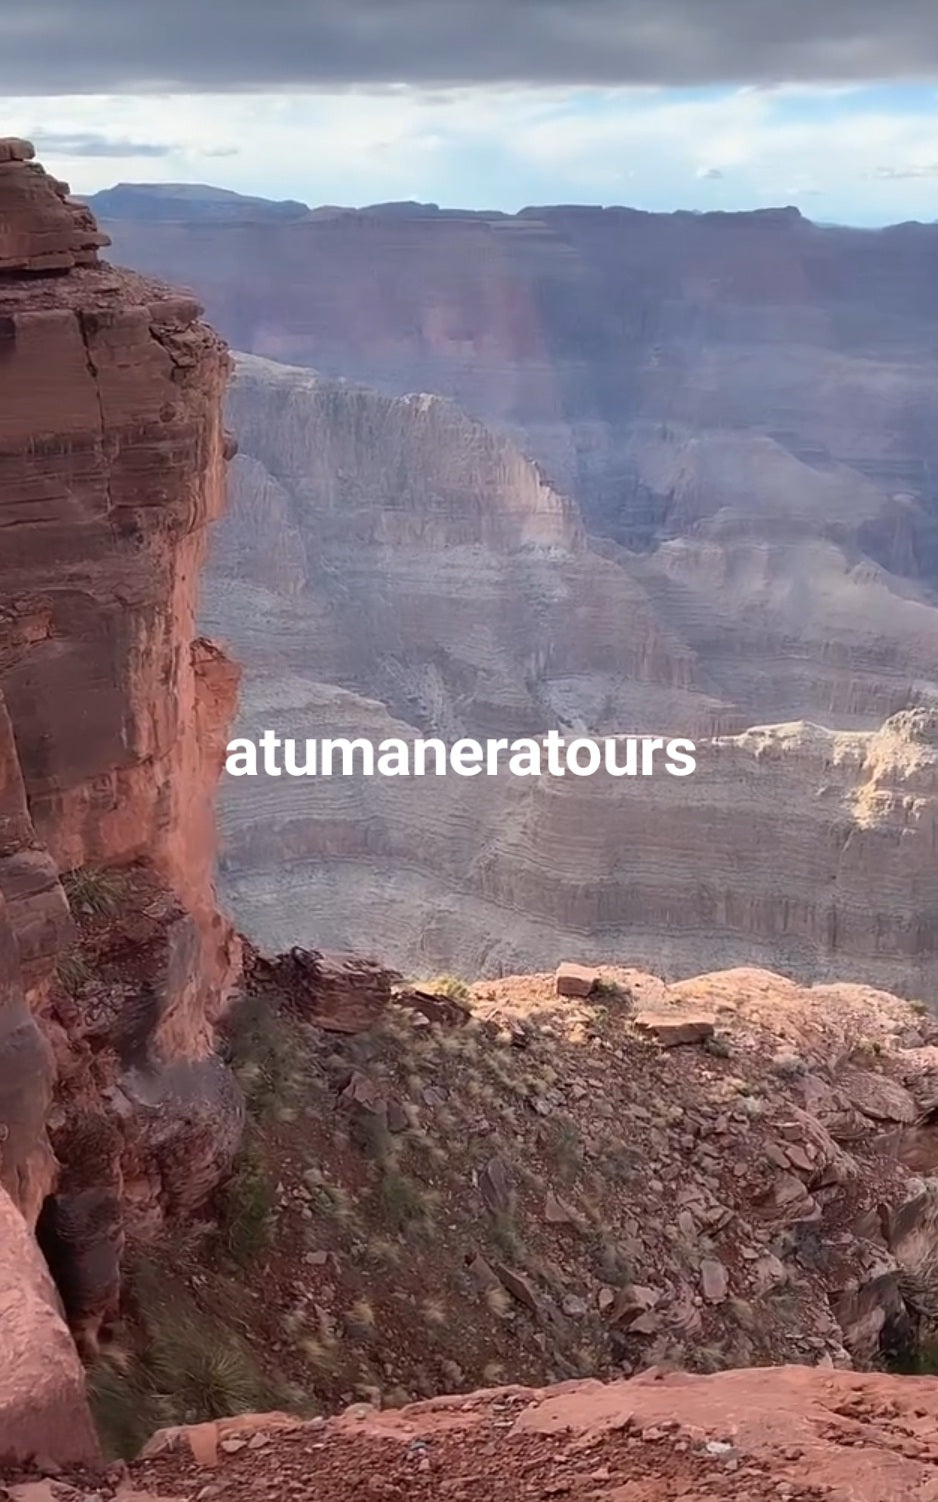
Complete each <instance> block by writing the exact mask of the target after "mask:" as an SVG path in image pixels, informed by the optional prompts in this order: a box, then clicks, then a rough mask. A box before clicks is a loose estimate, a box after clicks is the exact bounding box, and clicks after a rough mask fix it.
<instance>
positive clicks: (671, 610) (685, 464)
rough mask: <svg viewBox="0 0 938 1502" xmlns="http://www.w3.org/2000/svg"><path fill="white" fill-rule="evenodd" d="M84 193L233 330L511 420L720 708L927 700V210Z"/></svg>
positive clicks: (810, 713)
mask: <svg viewBox="0 0 938 1502" xmlns="http://www.w3.org/2000/svg"><path fill="white" fill-rule="evenodd" d="M226 202H227V201H226ZM104 207H105V208H106V209H107V212H108V214H109V216H110V217H108V219H107V228H108V230H109V232H110V233H111V234H112V236H113V238H114V241H115V245H116V246H117V248H118V250H119V252H120V254H121V256H123V257H124V258H125V259H126V260H127V261H128V262H129V263H130V264H132V265H135V266H139V267H140V268H142V269H144V270H152V271H154V272H157V273H159V274H161V275H169V276H171V277H172V278H173V279H174V280H177V281H182V282H184V283H187V284H189V285H191V286H193V287H195V288H196V290H197V292H198V294H199V296H200V297H201V298H203V299H204V300H205V302H206V305H207V307H208V309H209V312H210V314H211V316H212V318H213V319H214V320H215V321H216V323H217V326H218V327H219V328H220V329H221V330H222V332H223V333H224V334H225V335H226V336H227V337H228V338H229V339H230V341H231V342H232V343H233V344H235V345H236V346H237V347H238V348H240V349H243V350H246V351H248V352H253V353H255V354H257V355H261V356H265V357H269V358H271V359H275V360H278V361H287V362H291V363H293V364H294V365H297V364H300V365H307V366H312V367H314V368H315V369H316V370H318V371H320V372H322V373H323V375H325V376H328V377H339V376H342V377H347V378H349V379H352V380H355V381H361V382H367V383H370V384H371V385H373V386H374V387H377V388H378V389H380V390H382V391H384V392H386V393H390V394H397V395H403V394H405V393H407V392H410V391H424V392H426V391H430V392H435V393H439V394H441V395H444V396H447V397H449V398H452V399H454V400H455V401H457V402H458V403H459V404H460V405H461V406H463V407H464V409H465V410H466V411H467V412H468V413H470V414H471V415H472V416H474V417H476V418H479V419H481V420H482V421H484V422H485V423H486V424H488V425H489V426H492V427H495V428H497V429H498V430H500V431H502V432H506V433H508V434H510V435H512V436H513V437H514V438H515V440H516V441H517V442H518V444H519V446H520V447H521V448H522V450H523V451H524V452H525V453H527V454H529V455H531V456H532V457H533V458H535V459H536V460H537V461H538V462H539V464H540V465H541V466H542V469H543V473H544V475H545V477H546V479H547V481H548V482H549V483H550V485H551V486H552V487H553V488H554V489H555V490H557V491H559V492H560V493H562V494H564V495H567V496H570V497H571V498H572V499H573V500H574V501H575V502H576V503H577V504H578V506H579V507H580V510H581V513H582V516H583V521H584V525H585V528H586V531H587V532H588V533H589V534H590V535H591V536H593V537H595V538H601V539H605V540H607V542H609V543H610V544H616V545H618V546H619V547H623V548H626V549H628V550H629V551H630V553H631V554H634V555H636V557H635V559H634V560H633V563H632V565H631V566H632V567H633V569H635V570H638V569H639V566H640V561H641V560H642V559H644V560H645V562H646V563H647V577H646V576H645V575H639V577H640V580H641V584H642V587H643V588H644V589H645V590H646V591H647V592H648V594H649V597H650V600H651V603H652V606H653V608H654V610H655V613H656V615H657V617H658V619H659V621H661V620H665V619H666V621H667V624H668V627H669V628H670V629H671V630H672V631H674V632H675V633H677V634H678V635H680V636H681V637H682V638H683V640H684V641H685V642H687V643H688V644H689V646H690V648H691V650H692V651H693V652H694V653H695V654H697V655H698V656H699V657H700V659H701V660H702V662H703V663H704V664H705V667H706V671H707V673H708V674H709V676H710V680H711V682H710V683H709V684H708V685H707V692H708V693H709V694H710V695H711V696H712V697H714V698H715V699H717V700H718V701H720V702H728V703H731V704H733V703H739V704H741V705H742V706H743V716H742V718H741V719H739V720H737V721H734V722H732V724H733V726H734V727H735V728H742V727H743V725H744V724H745V723H754V722H756V721H760V720H762V721H764V720H774V719H781V720H789V719H800V718H808V719H812V720H817V721H819V722H820V723H822V724H830V725H832V726H834V727H836V728H839V729H873V728H875V727H876V726H877V725H879V724H880V723H881V722H882V721H883V720H884V719H885V718H886V717H887V716H889V715H890V714H892V713H894V712H895V711H897V710H899V709H902V708H906V707H909V706H910V705H912V704H914V703H916V702H922V701H923V700H924V699H925V698H928V699H930V700H932V701H934V700H935V699H936V697H938V680H936V672H935V663H936V661H938V652H936V646H938V636H936V626H935V609H936V595H935V588H936V584H938V490H936V488H935V481H934V475H935V473H936V463H938V449H936V442H938V440H936V437H935V435H936V433H938V421H936V419H938V407H936V402H938V397H936V395H935V393H936V392H938V361H936V358H935V355H934V348H935V337H936V333H938V302H936V295H935V289H934V278H933V276H932V269H931V268H932V263H933V259H934V253H935V249H936V247H938V228H936V227H935V226H933V225H900V226H896V227H894V228H892V229H889V230H883V231H857V230H846V229H840V228H836V227H823V226H818V225H814V224H811V223H810V222H809V221H807V220H805V219H804V218H802V217H801V216H800V215H799V214H798V213H797V212H796V211H795V210H767V211H761V212H757V213H751V214H702V215H694V214H673V215H661V214H644V213H638V212H634V211H631V210H627V209H621V208H609V209H598V208H580V209H574V208H563V207H555V208H549V207H548V208H531V209H526V210H524V211H523V212H522V213H520V214H517V215H504V214H502V215H499V214H480V213H476V214H472V213H461V212H456V211H453V212H445V213H444V212H433V211H432V210H430V209H428V208H426V207H425V206H424V207H421V206H419V205H417V206H411V207H410V208H407V207H406V206H393V207H392V208H375V209H366V210H361V211H352V210H348V211H345V210H333V211H326V210H317V211H314V212H313V213H310V214H307V215H306V216H305V217H304V216H299V215H297V214H296V211H295V206H294V210H293V215H294V216H293V217H292V218H290V219H289V221H286V220H284V221H283V222H279V221H277V222H275V221H274V220H273V219H272V217H271V214H270V213H268V214H266V215H265V214H262V213H261V212H260V211H259V210H258V208H257V206H256V205H253V204H251V203H250V202H247V201H245V202H244V203H243V204H242V205H241V212H240V216H239V215H238V214H237V213H236V207H237V206H236V205H235V204H232V203H228V207H227V210H226V212H227V213H228V216H229V217H228V221H227V222H226V223H224V224H222V223H218V222H211V221H210V220H208V219H207V218H206V216H205V212H203V211H204V210H206V205H203V204H202V203H201V201H200V200H199V199H198V198H197V197H194V196H193V194H192V193H191V192H190V194H189V196H188V197H187V198H186V199H184V200H183V199H180V198H179V197H178V195H174V194H173V193H168V190H165V189H161V188H159V187H155V188H148V187H142V186H141V187H139V188H134V187H132V186H131V187H124V188H123V189H122V190H121V192H120V193H119V194H117V195H116V196H113V197H109V198H108V199H107V200H105V201H104ZM211 207H212V205H211V204H208V205H207V209H211ZM213 212H214V211H213ZM720 724H721V727H722V728H730V722H729V721H725V720H724V721H721V722H720Z"/></svg>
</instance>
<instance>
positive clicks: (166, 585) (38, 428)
mask: <svg viewBox="0 0 938 1502" xmlns="http://www.w3.org/2000/svg"><path fill="white" fill-rule="evenodd" d="M31 156H32V151H31V148H30V147H29V146H28V145H27V144H26V143H24V142H20V141H0V536H2V538H3V543H2V547H0V1128H2V1130H0V1181H2V1184H3V1186H4V1187H5V1188H6V1190H7V1191H8V1193H9V1194H10V1196H11V1197H12V1200H13V1202H14V1204H15V1205H16V1206H17V1207H18V1208H19V1210H20V1211H21V1212H22V1214H23V1215H24V1216H25V1218H26V1221H27V1223H28V1224H29V1225H35V1224H36V1223H37V1221H38V1224H39V1228H40V1234H41V1235H42V1234H43V1233H44V1234H45V1238H46V1239H45V1240H44V1242H43V1246H44V1250H45V1251H46V1253H47V1257H48V1259H49V1260H50V1263H52V1264H53V1265H54V1264H55V1262H56V1259H57V1258H58V1261H59V1263H60V1264H61V1267H62V1270H63V1274H64V1276H65V1280H66V1281H67V1282H68V1285H69V1287H70V1289H71V1306H70V1309H69V1313H70V1314H71V1315H73V1316H74V1319H73V1325H74V1326H76V1327H77V1328H81V1329H84V1330H85V1333H86V1334H87V1335H88V1336H89V1339H93V1331H94V1329H95V1328H96V1324H97V1323H99V1322H100V1317H101V1314H102V1312H103V1310H104V1308H105V1306H106V1305H107V1304H108V1302H109V1301H110V1302H113V1298H114V1293H115V1286H116V1278H117V1264H118V1259H119V1250H120V1246H121V1244H122V1238H123V1233H124V1226H125V1224H127V1223H128V1222H132V1221H133V1220H134V1218H136V1221H137V1222H138V1223H139V1224H140V1225H141V1226H145V1225H148V1224H149V1225H152V1224H153V1223H154V1222H155V1221H156V1220H158V1219H159V1217H160V1216H161V1215H162V1214H163V1213H165V1212H166V1211H167V1209H169V1208H171V1207H172V1205H173V1204H177V1203H179V1202H180V1201H181V1200H182V1199H184V1198H185V1193H186V1190H185V1188H184V1185H183V1182H182V1174H181V1172H180V1170H181V1167H182V1163H183V1160H184V1159H185V1160H186V1161H185V1175H187V1176H188V1178H189V1180H190V1181H191V1184H192V1186H193V1187H192V1188H191V1190H190V1191H189V1192H190V1193H191V1194H198V1193H199V1192H202V1193H204V1192H205V1189H206V1187H207V1186H208V1187H210V1185H211V1182H212V1178H213V1175H214V1174H217V1171H218V1168H219V1165H220V1164H221V1165H223V1164H224V1162H225V1161H226V1156H230V1153H231V1152H232V1151H233V1148H234V1144H235V1142H236V1140H237V1133H238V1127H239V1121H240V1114H239V1104H238V1101H237V1099H236V1098H235V1093H234V1091H233V1089H232V1088H231V1087H230V1085H229V1083H228V1081H227V1077H226V1076H225V1074H224V1071H222V1070H221V1069H220V1066H219V1065H218V1063H217V1060H216V1059H215V1057H214V1053H213V1022H214V1020H215V1018H216V1017H217V1016H218V1014H219V1012H220V1010H221V1008H222V1006H223V1004H224V1000H225V996H226V993H227V990H228V988H229V987H230V984H231V981H232V979H233V977H234V975H235V973H236V970H237V966H238V959H239V954H238V946H237V942H236V939H235V937H234V935H233V932H232V930H231V928H230V925H229V924H228V922H227V920H225V919H224V918H223V917H222V916H221V915H220V914H219V912H218V911H217V908H216V905H215V898H214V892H213V887H212V867H213V861H214V822H213V815H212V793H213V789H214V784H215V781H216V778H217V775H218V770H219V767H220V764H221V757H222V755H223V747H224V744H225V741H226V738H227V726H228V722H229V720H230V717H231V714H232V712H233V708H234V702H235V697H236V689H237V672H236V670H235V669H234V668H233V666H232V665H231V664H230V663H228V662H227V661H226V659H225V657H224V656H223V654H222V653H221V652H220V651H219V649H218V648H217V647H215V646H214V644H213V643H211V642H208V641H205V640H204V639H201V638H197V637H196V629H195V624H194V621H195V608H196V594H197V587H198V582H199V573H200V569H201V564H202V556H203V551H204V547H205V541H206V532H207V525H208V523H209V522H210V521H212V519H213V518H214V517H216V516H217V515H218V514H219V512H220V510H221V508H222V504H223V498H224V467H225V456H226V440H225V435H224V433H223V429H222V422H221V405H222V394H223V390H224V387H225V383H226V380H227V375H228V365H229V361H228V355H227V351H226V349H225V346H224V344H223V343H222V341H221V340H220V339H219V338H217V337H216V335H215V334H214V333H213V332H212V331H211V330H210V329H208V328H207V327H206V326H205V325H203V324H201V323H200V322H199V312H200V309H199V308H198V306H197V305H196V304H195V303H194V302H193V301H191V300H190V299H188V298H183V297H179V296H176V295H175V294H173V293H171V292H169V291H168V290H167V289H166V288H164V287H162V286H160V285H157V284H155V283H153V282H150V281H147V280H145V279H144V278H142V277H138V276H134V275H131V274H129V273H125V272H122V271H119V270H115V269H113V268H112V267H109V266H108V267H105V266H99V265H98V264H97V250H98V247H99V246H100V245H102V244H104V243H106V237H104V236H102V235H100V234H99V233H98V231H97V229H96V227H95V225H94V221H93V220H92V218H91V216H90V214H89V212H88V211H87V210H85V209H82V208H80V207H78V206H75V205H71V204H70V203H69V202H68V198H67V194H68V188H67V185H65V184H62V183H57V182H56V181H54V180H53V179H52V178H50V177H48V176H47V175H46V174H45V173H44V172H43V170H42V169H41V167H39V166H38V165H36V164H34V163H33V162H32V161H31ZM100 868H118V869H120V870H121V872H122V873H123V874H122V875H121V877H120V883H119V885H116V886H115V887H114V890H115V891H118V890H119V891H120V892H121V893H124V894H126V897H127V903H128V904H129V905H130V906H131V907H133V906H134V905H135V904H136V903H138V902H139V903H142V902H143V901H144V897H145V898H146V899H147V900H148V906H147V909H146V911H147V914H148V915H149V916H148V918H147V920H146V921H147V923H148V924H149V927H148V928H147V931H146V936H145V937H146V942H145V943H144V942H143V941H142V939H141V938H140V935H139V934H138V936H137V942H136V945H135V947H134V946H128V947H127V952H128V954H129V953H130V952H131V950H132V949H133V950H134V964H133V971H132V974H123V975H118V974H117V972H116V971H115V972H114V973H113V974H112V975H111V976H110V978H109V981H108V983H107V984H104V983H102V984H101V985H100V986H98V988H97V989H96V991H95V995H94V1001H95V1003H96V1007H97V1015H98V1022H97V1031H95V1028H94V1026H92V1023H91V1022H90V1020H89V1010H90V1009H89V1008H88V1007H85V1006H83V1005H81V1004H76V1003H75V998H74V996H72V997H71V998H70V997H69V996H68V995H67V994H66V990H67V988H64V987H63V985H62V984H61V981H60V980H57V979H56V966H57V964H58V962H59V961H60V960H61V959H62V957H63V955H64V953H65V951H66V950H67V949H68V947H69V945H70V944H71V943H72V942H73V940H74V938H75V932H76V931H75V925H74V921H73V917H72V916H71V915H70V911H69V903H68V900H67V898H66V895H65V892H66V889H67V887H68V883H66V887H65V888H63V884H62V883H61V882H60V880H59V877H60V875H61V874H63V873H70V872H71V873H74V872H76V871H84V872H85V873H87V872H88V871H89V870H90V871H92V872H95V871H98V870H100ZM87 879H88V878H87V875H86V877H85V880H86V882H87ZM98 879H99V880H100V878H98ZM109 890H110V889H109ZM113 916H114V924H113V926H115V927H116V928H119V926H120V921H119V915H118V914H115V915H113ZM141 921H143V920H142V919H141ZM112 948H114V945H112ZM102 1011H103V1015H104V1016H105V1017H106V1018H108V1019H109V1023H108V1025H107V1026H106V1027H105V1028H104V1029H103V1030H102V1028H101V1025H100V1016H101V1015H102ZM131 1035H132V1037H133V1047H132V1048H131V1047H130V1045H129V1043H127V1041H126V1040H127V1039H128V1038H129V1037H130V1036H131ZM121 1040H123V1041H121ZM144 1107H145V1108H146V1110H145V1111H144V1110H142V1108H144ZM154 1108H157V1109H154ZM147 1115H148V1116H149V1117H150V1118H154V1119H156V1120H158V1123H159V1124H158V1128H156V1127H154V1128H151V1129H150V1131H149V1135H148V1130H147V1129H146V1128H145V1127H144V1126H143V1125H142V1121H143V1119H144V1117H145V1116H147ZM211 1128H213V1130H212V1129H211ZM47 1129H48V1134H47ZM157 1131H158V1140H157V1137H156V1136H155V1135H154V1134H155V1133H157ZM193 1132H195V1134H196V1136H197V1137H198V1141H197V1142H195V1141H194V1140H193V1141H189V1140H188V1139H187V1133H188V1134H189V1136H190V1137H191V1136H192V1134H193ZM50 1139H51V1146H50ZM174 1165H175V1167H174ZM103 1221H107V1223H108V1226H109V1230H108V1238H109V1242H108V1244H109V1247H110V1264H109V1265H110V1271H109V1272H108V1273H107V1274H106V1275H102V1267H104V1265H105V1261H106V1259H105V1261H102V1256H101V1247H100V1246H97V1247H96V1248H94V1247H93V1248H91V1250H92V1251H93V1252H94V1256H89V1255H86V1254H88V1253H89V1245H90V1243H89V1242H88V1237H87V1235H86V1231H85V1228H86V1227H87V1226H88V1225H90V1224H91V1223H92V1222H97V1225H98V1228H99V1231H100V1226H101V1224H102V1223H103ZM83 1258H84V1259H85V1261H87V1262H88V1263H89V1268H90V1264H91V1262H94V1269H93V1276H92V1273H91V1271H88V1270H87V1269H84V1268H83ZM86 1272H87V1274H88V1275H87V1276H86ZM58 1281H59V1283H60V1287H61V1286H62V1279H58ZM92 1284H93V1285H94V1289H95V1291H94V1294H93V1297H92V1296H91V1295H90V1294H89V1289H90V1288H91V1286H92ZM89 1299H90V1303H89ZM92 1305H93V1306H94V1307H91V1306H92ZM2 1344H3V1341H2V1339H0V1345H2ZM4 1349H5V1348H4ZM3 1400H4V1398H3V1389H2V1385H0V1407H2V1404H3Z"/></svg>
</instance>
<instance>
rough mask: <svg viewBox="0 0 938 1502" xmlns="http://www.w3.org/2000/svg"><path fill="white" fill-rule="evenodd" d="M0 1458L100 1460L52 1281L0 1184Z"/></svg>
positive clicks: (80, 1374)
mask: <svg viewBox="0 0 938 1502" xmlns="http://www.w3.org/2000/svg"><path fill="white" fill-rule="evenodd" d="M0 1350H2V1353H3V1355H2V1360H0V1458H2V1460H4V1461H6V1462H10V1461H17V1460H19V1461H27V1460H29V1459H31V1458H32V1457H33V1456H35V1455H37V1454H38V1455H42V1456H44V1457H46V1458H48V1459H49V1460H51V1461H52V1462H54V1463H56V1464H58V1465H60V1466H69V1465H93V1464H95V1463H96V1462H98V1461H99V1460H100V1452H99V1449H98V1442H97V1439H96V1437H95V1433H94V1427H93V1425H92V1422H91V1415H90V1413H89V1410H88V1407H87V1402H86V1397H85V1381H84V1373H83V1372H82V1368H81V1363H80V1362H79V1359H78V1353H77V1351H76V1350H75V1347H74V1345H73V1343H72V1340H71V1337H70V1336H69V1333H68V1330H67V1329H66V1326H65V1321H64V1320H63V1318H62V1314H61V1309H60V1305H59V1301H58V1297H57V1295H56V1292H55V1289H54V1287H53V1284H52V1280H51V1278H50V1277H49V1273H48V1270H47V1269H46V1267H45V1265H44V1263H43V1261H42V1258H41V1256H40V1255H39V1252H38V1250H37V1248H36V1244H35V1242H34V1241H33V1239H32V1237H31V1236H30V1234H29V1232H28V1230H27V1227H26V1225H25V1222H24V1221H23V1219H22V1217H21V1215H20V1214H19V1212H18V1211H17V1210H16V1208H15V1207H14V1205H13V1203H12V1201H11V1200H10V1199H9V1198H8V1196H7V1195H6V1194H5V1193H4V1191H3V1190H2V1189H0Z"/></svg>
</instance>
